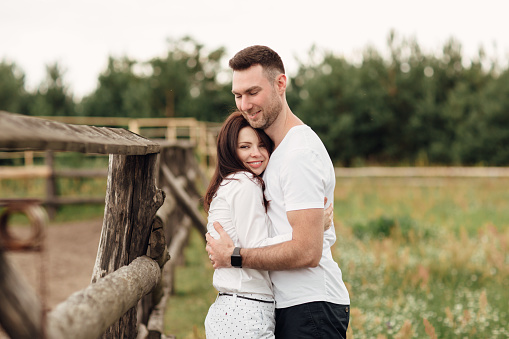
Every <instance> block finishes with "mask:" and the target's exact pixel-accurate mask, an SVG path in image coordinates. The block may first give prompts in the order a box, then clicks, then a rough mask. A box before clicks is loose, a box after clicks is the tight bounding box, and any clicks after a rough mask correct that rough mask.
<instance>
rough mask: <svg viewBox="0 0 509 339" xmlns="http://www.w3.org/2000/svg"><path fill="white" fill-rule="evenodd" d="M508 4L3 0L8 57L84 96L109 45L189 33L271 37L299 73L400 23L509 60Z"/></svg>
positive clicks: (1, 31)
mask: <svg viewBox="0 0 509 339" xmlns="http://www.w3.org/2000/svg"><path fill="white" fill-rule="evenodd" d="M508 13H509V1H507V0H483V1H471V0H463V1H461V0H428V1H412V0H350V1H342V0H336V1H334V0H314V1H298V0H258V1H242V0H194V1H193V0H181V1H173V0H143V1H141V0H138V1H136V0H87V1H82V0H2V1H1V2H0V15H1V20H0V59H3V60H6V61H9V62H15V63H16V64H17V65H18V66H19V67H20V68H21V69H22V70H23V71H24V73H25V74H26V83H27V85H28V88H29V89H30V90H33V89H34V88H36V87H37V85H38V84H39V83H40V82H41V81H42V80H43V78H44V75H45V65H47V64H50V63H54V62H58V63H59V64H60V66H61V67H62V68H63V69H64V70H65V75H64V80H65V82H66V83H67V85H69V87H70V90H71V91H72V92H73V93H74V94H75V96H76V97H78V98H79V97H82V96H84V95H87V94H89V93H90V92H91V91H93V90H94V89H95V88H96V86H97V78H98V75H99V73H100V72H102V71H103V70H104V69H105V67H106V63H107V59H108V56H109V55H112V56H114V57H120V56H124V55H127V56H130V57H132V58H134V59H136V60H138V61H146V60H148V59H150V58H152V57H155V56H159V55H161V56H163V55H164V54H165V53H166V51H167V46H168V45H167V38H172V39H179V38H181V37H183V36H185V35H189V36H191V37H193V38H194V39H195V40H197V41H198V42H199V43H202V44H203V45H204V46H205V47H206V48H207V49H211V50H212V49H215V48H218V47H222V46H223V47H226V49H227V53H228V55H229V56H232V55H233V54H235V52H237V51H238V50H240V49H242V48H244V47H247V46H249V45H253V44H263V45H267V46H270V47H272V48H273V49H274V50H276V51H277V52H278V53H279V54H280V55H281V57H282V58H283V61H284V62H285V64H286V66H287V68H288V73H289V75H290V76H291V75H292V74H291V73H292V72H294V71H295V70H296V67H297V66H296V65H297V64H296V62H295V61H294V60H295V58H294V56H295V55H297V56H300V57H301V58H302V59H303V60H305V57H306V56H307V51H308V50H309V48H310V47H311V46H312V45H313V44H314V45H316V46H317V47H318V48H322V49H326V50H330V51H333V52H334V53H336V54H338V55H344V56H345V57H347V58H352V59H354V58H355V56H356V55H357V56H358V55H359V53H360V51H362V50H364V49H365V48H366V47H367V46H368V45H372V46H375V47H376V48H377V50H379V51H380V52H383V51H384V49H385V48H386V40H387V37H388V34H389V32H390V30H391V29H394V30H395V31H396V33H397V34H399V35H400V36H402V37H405V38H416V39H417V42H418V43H419V45H420V46H421V48H423V49H424V50H425V51H430V52H434V51H438V50H439V49H440V48H441V47H442V46H443V45H444V44H445V42H446V41H447V40H448V39H449V38H451V37H453V38H455V39H456V40H458V41H459V42H460V43H461V44H462V46H463V51H464V53H463V55H464V56H465V57H466V58H472V57H475V55H476V54H477V52H478V50H479V47H481V46H483V47H484V49H485V50H486V51H487V53H488V55H490V56H493V57H497V58H498V59H499V62H500V63H501V64H502V65H507V60H509V20H508V15H509V14H508Z"/></svg>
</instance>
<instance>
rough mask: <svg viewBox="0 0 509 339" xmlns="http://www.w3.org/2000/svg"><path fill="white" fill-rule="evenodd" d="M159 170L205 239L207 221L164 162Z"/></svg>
mask: <svg viewBox="0 0 509 339" xmlns="http://www.w3.org/2000/svg"><path fill="white" fill-rule="evenodd" d="M161 171H162V172H163V174H164V178H165V179H166V181H167V183H168V185H169V187H170V189H171V191H172V193H174V195H175V198H176V199H177V201H178V202H179V204H180V205H181V206H182V208H183V209H184V210H185V212H186V213H187V214H188V215H189V217H190V218H191V220H192V221H193V224H194V226H195V227H196V229H197V230H198V231H199V232H200V234H201V235H202V236H203V238H204V239H205V234H206V233H207V222H206V221H205V218H204V217H203V215H202V214H201V213H200V211H199V210H198V208H197V207H196V205H195V204H194V202H193V200H192V199H191V198H190V197H189V195H188V194H187V193H186V191H185V190H184V189H183V188H182V185H181V184H180V183H179V182H178V180H177V178H176V177H175V176H174V175H173V173H172V172H171V171H170V169H169V168H168V166H166V164H163V163H161Z"/></svg>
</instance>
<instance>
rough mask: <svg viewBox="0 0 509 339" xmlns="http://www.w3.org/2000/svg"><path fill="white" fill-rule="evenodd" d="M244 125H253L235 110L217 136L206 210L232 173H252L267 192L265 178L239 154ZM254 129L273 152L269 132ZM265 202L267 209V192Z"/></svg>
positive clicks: (205, 198) (205, 203) (270, 151)
mask: <svg viewBox="0 0 509 339" xmlns="http://www.w3.org/2000/svg"><path fill="white" fill-rule="evenodd" d="M244 127H251V126H250V125H249V123H248V122H247V120H246V119H244V117H243V116H242V114H241V113H240V112H234V113H232V114H230V116H229V117H228V118H227V119H226V121H225V122H224V124H223V126H222V127H221V131H220V132H219V135H218V137H217V165H216V169H215V171H214V175H213V176H212V179H211V180H210V184H209V187H208V188H207V193H206V194H205V197H204V201H203V207H204V209H205V211H206V212H208V211H209V208H210V204H211V202H212V199H213V198H214V197H215V195H216V192H217V190H218V189H219V186H220V185H221V183H222V182H223V180H225V179H226V177H227V176H228V175H230V174H232V173H236V172H240V171H246V172H250V173H252V174H253V176H254V178H255V180H257V181H258V182H259V183H260V185H261V187H262V191H263V192H265V183H264V182H263V179H262V178H261V177H260V176H258V175H256V174H254V173H253V171H251V170H250V169H249V168H247V167H246V166H244V164H243V162H242V161H241V160H240V159H239V157H238V155H237V147H238V144H239V133H240V130H241V129H243V128H244ZM254 130H255V132H256V134H258V138H259V139H260V141H261V143H263V144H264V145H265V147H266V148H267V151H268V152H269V155H270V154H272V151H273V149H274V143H273V142H272V140H271V139H270V138H269V136H268V135H267V134H265V132H264V131H263V130H260V129H256V128H255V129H254ZM263 203H264V206H265V210H267V206H268V204H269V203H268V201H267V200H266V199H265V194H264V195H263Z"/></svg>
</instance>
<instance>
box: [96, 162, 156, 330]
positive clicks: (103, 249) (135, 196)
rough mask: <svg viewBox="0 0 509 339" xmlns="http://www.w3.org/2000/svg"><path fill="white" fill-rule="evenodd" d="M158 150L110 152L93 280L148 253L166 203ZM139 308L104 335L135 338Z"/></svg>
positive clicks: (129, 312) (126, 315)
mask: <svg viewBox="0 0 509 339" xmlns="http://www.w3.org/2000/svg"><path fill="white" fill-rule="evenodd" d="M156 160H157V155H156V154H150V155H146V156H124V155H110V159H109V175H108V182H107V188H106V199H105V212H104V220H103V228H102V232H101V238H100V241H99V249H98V251H97V258H96V262H95V266H94V271H93V274H92V283H95V282H97V281H99V280H100V278H102V277H104V276H106V275H107V274H109V273H111V272H114V271H116V270H117V269H119V268H120V267H122V266H124V265H127V264H129V263H130V262H132V261H133V260H134V259H136V258H137V257H139V256H141V255H145V254H146V253H147V248H148V241H149V236H150V232H151V227H152V222H153V220H154V216H155V214H156V212H157V210H158V209H159V207H160V206H161V205H162V204H163V199H164V197H163V192H162V191H161V190H158V189H157V188H156V186H155V169H156V168H155V164H156ZM135 333H136V310H135V309H134V308H133V309H131V310H129V311H128V312H127V313H126V314H125V315H124V316H123V317H122V318H121V319H120V320H119V321H117V322H116V323H115V324H114V325H112V326H111V327H110V328H108V330H107V331H106V332H105V333H104V335H103V338H122V337H123V338H132V337H134V336H135Z"/></svg>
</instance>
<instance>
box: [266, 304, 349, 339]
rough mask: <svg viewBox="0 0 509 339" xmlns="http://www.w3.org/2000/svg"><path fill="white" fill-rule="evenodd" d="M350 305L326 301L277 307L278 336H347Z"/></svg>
mask: <svg viewBox="0 0 509 339" xmlns="http://www.w3.org/2000/svg"><path fill="white" fill-rule="evenodd" d="M349 321H350V306H349V305H338V304H333V303H328V302H324V301H318V302H311V303H306V304H302V305H296V306H292V307H287V308H279V309H276V338H278V339H297V338H306V339H310V338H324V339H325V338H333V339H341V338H343V339H344V338H346V330H347V328H348V322H349Z"/></svg>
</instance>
